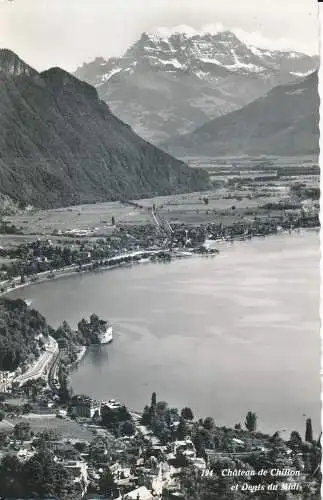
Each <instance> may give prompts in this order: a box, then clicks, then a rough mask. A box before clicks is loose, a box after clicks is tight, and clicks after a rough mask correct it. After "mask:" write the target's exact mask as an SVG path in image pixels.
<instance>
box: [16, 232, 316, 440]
mask: <svg viewBox="0 0 323 500" xmlns="http://www.w3.org/2000/svg"><path fill="white" fill-rule="evenodd" d="M319 253H320V249H319V233H318V232H316V231H302V232H300V233H294V234H292V235H289V234H282V235H278V236H270V237H267V238H259V239H257V238H255V239H253V240H250V241H246V242H236V243H233V244H222V245H221V251H220V254H219V255H217V256H215V257H212V258H211V257H208V258H206V257H192V258H190V259H185V260H181V261H176V262H171V263H168V264H161V263H158V264H153V263H148V264H141V265H135V266H133V267H132V268H131V269H129V268H120V269H115V270H112V271H100V272H95V273H87V274H75V276H72V277H66V278H62V279H59V280H53V281H50V282H44V283H40V284H36V285H33V286H30V287H27V288H25V289H20V290H15V291H13V292H12V293H11V294H10V297H18V296H19V297H23V298H28V299H31V300H32V301H33V306H34V307H35V308H36V309H38V310H39V311H41V312H42V313H43V314H44V315H45V316H46V318H47V319H48V321H49V322H50V323H51V324H52V325H53V326H55V327H56V326H58V325H59V324H60V323H61V322H62V321H63V320H64V319H66V320H67V321H68V322H69V323H70V324H71V325H72V326H76V324H77V322H78V321H79V320H80V318H81V317H88V316H89V315H90V314H91V313H92V312H95V313H97V314H98V315H99V316H100V317H103V318H105V319H109V320H110V321H111V322H112V323H113V326H114V341H113V343H112V344H110V345H105V346H93V347H92V348H90V349H89V351H88V353H87V355H86V356H85V358H83V360H82V361H81V363H80V364H79V365H78V367H77V368H76V369H74V370H73V372H72V374H71V381H72V385H73V389H74V391H75V392H76V393H85V394H88V395H91V396H92V397H94V398H98V399H104V400H107V399H110V398H115V399H119V400H121V401H123V402H124V403H126V404H127V405H128V406H129V407H131V408H135V409H138V410H140V409H142V408H143V406H144V405H145V404H146V403H148V402H149V401H150V397H151V393H152V392H153V391H156V392H157V399H158V400H165V401H167V402H168V403H169V404H170V405H171V406H174V407H177V408H182V407H183V406H190V407H191V408H192V409H193V412H194V414H195V415H196V416H200V417H206V416H212V417H214V419H215V421H216V423H217V424H218V425H227V426H231V425H234V424H235V423H237V422H241V423H243V422H244V418H245V415H246V413H247V412H248V410H252V411H255V412H256V413H257V415H258V424H259V425H258V427H259V428H260V429H261V430H263V431H266V432H274V431H276V430H284V429H286V430H287V431H291V430H293V429H296V430H299V431H300V432H301V433H302V434H303V433H304V430H305V419H306V417H311V418H312V420H313V425H314V434H315V436H316V435H317V436H318V435H319V424H320V376H319V374H320V334H319V329H320V318H319V284H320V277H319V258H320V255H319Z"/></svg>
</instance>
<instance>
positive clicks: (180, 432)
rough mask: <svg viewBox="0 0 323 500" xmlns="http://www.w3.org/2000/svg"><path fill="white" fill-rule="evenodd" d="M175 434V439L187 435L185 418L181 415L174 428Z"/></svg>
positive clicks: (180, 438) (183, 437)
mask: <svg viewBox="0 0 323 500" xmlns="http://www.w3.org/2000/svg"><path fill="white" fill-rule="evenodd" d="M176 435H177V439H179V440H182V439H185V438H186V436H187V425H186V422H185V420H184V419H183V418H182V417H181V418H180V421H179V424H178V427H177V429H176Z"/></svg>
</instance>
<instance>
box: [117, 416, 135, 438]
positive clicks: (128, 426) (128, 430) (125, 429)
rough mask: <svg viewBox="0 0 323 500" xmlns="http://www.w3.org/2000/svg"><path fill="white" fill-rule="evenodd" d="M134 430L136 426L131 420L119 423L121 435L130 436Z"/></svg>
mask: <svg viewBox="0 0 323 500" xmlns="http://www.w3.org/2000/svg"><path fill="white" fill-rule="evenodd" d="M135 432H136V427H135V425H134V423H133V422H132V421H131V420H126V421H125V422H123V423H122V424H121V434H122V436H132V435H133V434H135Z"/></svg>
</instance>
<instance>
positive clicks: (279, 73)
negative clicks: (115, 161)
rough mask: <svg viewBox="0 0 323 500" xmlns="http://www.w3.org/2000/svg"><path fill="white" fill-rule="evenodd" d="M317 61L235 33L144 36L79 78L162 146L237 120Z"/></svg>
mask: <svg viewBox="0 0 323 500" xmlns="http://www.w3.org/2000/svg"><path fill="white" fill-rule="evenodd" d="M317 66H318V58H317V57H311V56H308V55H305V54H301V53H298V52H295V51H285V52H283V51H277V50H268V49H262V48H258V47H254V46H251V45H248V44H246V43H244V42H243V41H241V40H239V39H238V38H237V36H236V35H235V34H234V33H232V32H230V31H222V32H219V33H216V34H211V33H200V34H199V33H196V32H193V33H185V32H179V33H176V32H175V33H168V34H167V33H166V34H165V33H158V32H157V33H143V34H142V35H141V37H140V38H139V40H137V41H136V42H135V43H134V44H133V45H132V46H131V47H130V48H129V49H128V50H127V51H126V52H125V54H124V55H123V56H122V57H114V58H110V59H108V60H105V59H104V58H102V57H98V58H96V59H95V60H94V61H91V62H88V63H85V64H83V66H81V67H79V68H78V69H77V70H76V72H75V76H76V77H77V78H79V79H81V80H84V81H86V82H88V83H90V84H91V85H93V86H95V87H96V88H97V91H98V94H99V96H100V97H101V98H102V99H103V100H104V101H106V102H107V103H108V104H109V106H110V107H111V110H112V111H113V112H114V113H115V114H116V115H117V116H118V117H119V118H121V119H122V120H123V121H125V122H126V123H129V124H130V125H131V126H132V127H133V128H134V130H135V131H136V132H137V133H138V134H139V135H141V136H142V137H144V138H146V139H147V140H150V141H152V142H154V143H155V144H158V143H160V142H164V141H166V140H168V139H170V138H172V137H173V136H175V135H178V134H185V133H188V132H191V131H193V130H194V129H196V128H197V127H199V126H201V125H203V124H204V123H206V122H208V121H209V120H210V119H213V118H216V117H218V116H222V115H224V114H227V113H230V112H231V111H234V110H236V109H239V108H242V107H243V106H245V105H247V104H249V103H250V102H251V101H254V100H255V99H257V98H258V97H261V96H262V95H264V94H265V93H266V92H267V91H268V90H270V89H272V88H273V87H275V86H277V85H280V84H284V83H288V82H291V81H296V80H298V79H302V78H304V77H305V76H306V75H308V74H309V73H311V72H313V71H314V70H315V69H316V68H317Z"/></svg>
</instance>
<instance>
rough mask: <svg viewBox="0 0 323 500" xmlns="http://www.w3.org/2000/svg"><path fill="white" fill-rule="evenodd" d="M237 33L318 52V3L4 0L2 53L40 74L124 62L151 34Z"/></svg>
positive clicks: (251, 40) (265, 42) (0, 7)
mask: <svg viewBox="0 0 323 500" xmlns="http://www.w3.org/2000/svg"><path fill="white" fill-rule="evenodd" d="M183 24H184V25H189V26H192V27H194V28H195V29H202V28H204V27H205V26H209V25H213V26H211V27H209V30H210V31H212V30H219V28H221V27H225V28H228V29H232V30H234V31H235V33H236V34H237V35H238V36H240V38H241V39H243V40H245V41H247V42H249V43H252V44H254V45H259V46H262V47H268V48H277V49H288V48H291V49H294V50H298V51H302V52H306V53H309V54H314V53H318V44H319V42H318V20H317V2H316V0H12V1H9V0H0V47H2V48H9V49H12V50H13V51H15V52H16V53H17V54H18V55H19V56H20V57H22V58H23V59H24V60H25V61H26V62H28V63H29V64H30V65H32V66H34V67H35V68H36V69H38V70H43V69H45V68H48V67H50V66H61V67H62V68H64V69H66V70H69V71H72V70H74V69H76V67H77V66H78V65H80V64H81V63H82V62H84V61H90V60H91V59H93V58H95V57H96V56H103V57H105V58H108V57H110V56H118V55H121V54H122V53H123V52H124V51H125V50H126V49H127V48H128V47H129V45H131V43H133V42H134V41H135V40H136V39H137V38H138V37H139V36H140V34H141V33H142V32H143V31H154V30H155V29H156V28H158V27H168V28H172V27H175V26H178V25H183Z"/></svg>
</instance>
